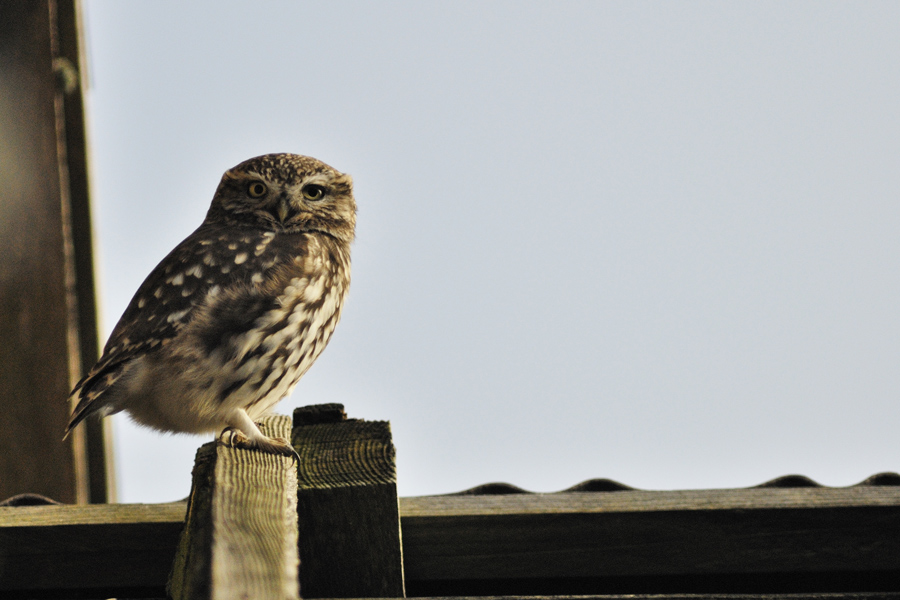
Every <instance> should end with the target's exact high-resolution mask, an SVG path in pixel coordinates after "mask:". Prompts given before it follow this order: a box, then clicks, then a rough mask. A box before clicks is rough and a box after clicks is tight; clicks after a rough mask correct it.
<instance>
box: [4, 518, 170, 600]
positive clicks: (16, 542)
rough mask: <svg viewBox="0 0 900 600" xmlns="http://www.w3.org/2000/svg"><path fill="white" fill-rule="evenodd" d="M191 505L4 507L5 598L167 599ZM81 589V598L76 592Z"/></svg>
mask: <svg viewBox="0 0 900 600" xmlns="http://www.w3.org/2000/svg"><path fill="white" fill-rule="evenodd" d="M185 508H186V505H185V503H184V502H175V503H171V504H110V505H84V506H66V505H60V506H21V507H8V508H7V507H0V597H2V598H12V597H17V596H16V594H17V593H18V594H25V593H26V592H32V593H34V592H48V591H52V590H55V591H57V592H58V593H59V594H60V595H61V596H62V597H65V596H66V595H68V597H70V598H72V597H93V596H90V595H87V596H85V594H88V593H91V592H93V593H95V594H96V597H103V598H108V597H110V596H114V595H119V594H122V593H128V594H136V593H138V591H137V590H144V591H145V592H146V593H148V594H151V595H153V594H155V595H157V596H161V595H162V593H163V591H164V585H165V578H166V575H167V574H168V572H169V569H170V568H171V564H172V557H173V555H174V549H175V544H176V542H177V541H178V536H179V533H180V532H181V529H182V526H183V523H184V515H185ZM76 591H78V593H77V594H76V593H75V592H76Z"/></svg>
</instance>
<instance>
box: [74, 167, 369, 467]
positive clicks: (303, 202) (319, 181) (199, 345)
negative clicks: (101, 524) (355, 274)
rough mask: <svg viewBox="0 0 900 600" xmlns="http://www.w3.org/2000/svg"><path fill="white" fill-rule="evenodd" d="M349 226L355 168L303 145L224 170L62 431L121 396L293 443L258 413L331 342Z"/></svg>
mask: <svg viewBox="0 0 900 600" xmlns="http://www.w3.org/2000/svg"><path fill="white" fill-rule="evenodd" d="M355 226H356V202H355V201H354V199H353V190H352V179H351V178H350V176H349V175H345V174H343V173H340V172H338V171H336V170H334V169H332V168H331V167H329V166H328V165H326V164H324V163H322V162H319V161H318V160H316V159H314V158H309V157H307V156H298V155H295V154H267V155H265V156H258V157H256V158H251V159H250V160H247V161H245V162H242V163H241V164H239V165H237V166H236V167H234V168H233V169H231V170H229V171H227V172H226V173H225V175H223V176H222V181H221V183H219V187H218V189H216V193H215V195H214V196H213V200H212V206H210V208H209V212H208V213H207V214H206V219H205V220H204V221H203V224H202V225H200V227H199V228H198V229H197V230H196V231H194V233H192V234H191V235H189V236H188V237H187V239H185V240H184V241H183V242H181V243H180V244H178V246H177V247H176V248H175V249H174V250H172V252H171V253H169V255H168V256H167V257H166V258H164V259H163V261H162V262H161V263H159V265H157V267H156V268H155V269H153V272H151V273H150V275H149V276H148V277H147V279H146V280H145V281H144V283H143V284H142V285H141V287H140V288H139V289H138V291H137V293H136V294H135V295H134V298H132V300H131V303H130V304H129V305H128V308H127V309H126V310H125V314H123V315H122V318H121V319H119V322H118V324H116V327H115V329H113V332H112V335H110V338H109V341H108V342H107V343H106V347H105V348H104V350H103V356H102V357H101V358H100V360H99V361H98V362H97V364H96V365H94V367H93V368H92V369H91V371H90V373H88V374H87V376H86V377H85V378H84V379H82V380H81V381H80V382H78V385H76V386H75V389H74V390H72V394H71V396H70V399H71V400H77V405H76V407H75V410H74V412H73V414H72V418H71V420H70V421H69V425H68V427H67V428H66V435H68V433H69V432H70V431H71V430H72V428H73V427H75V426H76V425H78V423H80V422H81V421H82V420H83V419H84V418H85V417H87V416H88V415H91V414H94V413H97V414H99V415H100V416H106V415H110V414H114V413H117V412H119V411H123V410H124V411H127V412H128V413H129V414H130V415H131V417H132V418H133V419H134V420H135V421H137V422H138V423H140V424H143V425H147V426H149V427H152V428H154V429H158V430H161V431H172V432H189V433H202V432H210V431H214V432H218V431H222V432H223V433H222V436H221V437H222V439H223V440H224V441H225V442H227V443H229V444H231V445H234V446H240V447H246V448H258V449H260V450H263V451H266V452H272V453H278V454H285V455H290V454H292V453H293V449H292V448H291V445H290V443H289V442H288V441H287V440H284V439H281V438H269V437H266V436H265V435H263V433H262V432H261V431H260V430H259V428H258V427H257V426H256V423H255V421H256V420H258V419H259V417H260V416H261V415H263V414H264V413H266V412H267V411H269V410H270V409H271V408H272V407H273V406H275V404H276V403H278V402H279V401H280V400H281V399H282V398H284V397H285V396H286V395H288V394H289V393H290V392H291V390H293V388H294V386H295V385H296V384H297V381H298V380H299V379H300V377H302V376H303V374H304V373H305V372H306V370H307V369H309V367H310V366H311V365H312V364H313V362H314V361H315V360H316V358H317V357H318V356H319V354H320V353H321V352H322V350H323V349H324V348H325V345H326V344H327V343H328V339H329V338H330V337H331V334H332V332H333V331H334V328H335V326H336V325H337V322H338V319H340V316H341V308H342V306H343V304H344V299H345V298H346V296H347V290H348V288H349V285H350V243H351V242H352V241H353V236H354V229H355Z"/></svg>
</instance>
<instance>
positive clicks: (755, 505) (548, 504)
mask: <svg viewBox="0 0 900 600" xmlns="http://www.w3.org/2000/svg"><path fill="white" fill-rule="evenodd" d="M400 509H401V514H402V515H403V541H404V553H405V560H406V577H407V586H408V587H409V589H410V591H411V593H412V592H415V595H445V594H446V595H449V594H450V593H452V594H455V595H467V594H478V595H482V594H485V593H499V592H493V591H491V590H502V593H520V592H519V590H521V591H523V592H524V591H525V590H528V592H529V593H542V592H541V591H540V590H541V589H548V590H552V592H549V593H596V592H598V591H609V592H612V591H618V590H620V589H622V588H624V589H625V591H630V592H635V593H638V592H644V591H656V590H660V591H672V590H673V588H672V587H671V586H684V585H692V586H694V588H692V591H698V592H699V591H704V586H706V587H707V588H712V591H726V590H725V589H723V587H722V586H726V587H728V591H732V592H742V591H743V592H760V591H766V590H764V589H760V588H761V586H762V587H765V586H767V585H776V584H777V585H786V586H799V588H800V589H797V590H796V591H810V588H808V587H805V586H810V585H812V586H815V585H819V586H820V587H819V588H818V589H817V590H815V589H814V590H813V591H842V590H845V588H843V587H841V586H844V585H845V583H846V585H854V586H855V585H863V586H864V587H861V588H857V589H856V590H855V591H869V590H871V591H887V590H890V591H900V487H896V486H883V487H882V486H860V487H854V488H837V489H835V488H796V489H783V488H781V489H780V488H760V489H743V490H702V491H701V490H698V491H679V492H646V491H620V492H610V493H585V492H582V493H578V492H576V493H557V494H510V495H502V496H437V497H422V498H402V499H401V501H400ZM777 582H780V583H777ZM538 584H539V585H538ZM735 586H736V587H735ZM885 586H887V587H885ZM667 588H668V589H667ZM674 589H678V588H677V587H676V588H674ZM776 589H777V586H776ZM849 589H850V590H852V589H853V588H849Z"/></svg>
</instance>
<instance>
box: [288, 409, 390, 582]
mask: <svg viewBox="0 0 900 600" xmlns="http://www.w3.org/2000/svg"><path fill="white" fill-rule="evenodd" d="M292 442H293V445H294V447H295V448H296V449H297V451H298V452H299V454H300V465H299V469H298V482H299V490H298V493H297V513H298V518H299V531H300V535H299V543H300V591H301V593H302V595H303V597H304V598H372V597H404V596H405V592H404V584H403V553H402V549H401V542H400V512H399V507H398V500H397V470H396V465H395V461H394V445H393V443H392V442H391V427H390V423H388V422H387V421H362V420H357V419H349V420H348V419H347V416H346V414H345V413H344V407H343V406H342V405H340V404H323V405H316V406H307V407H303V408H298V409H297V410H295V411H294V431H293V436H292Z"/></svg>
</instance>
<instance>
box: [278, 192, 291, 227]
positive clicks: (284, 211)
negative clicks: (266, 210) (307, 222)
mask: <svg viewBox="0 0 900 600" xmlns="http://www.w3.org/2000/svg"><path fill="white" fill-rule="evenodd" d="M275 210H276V211H277V212H278V220H279V221H281V222H282V223H284V222H285V221H286V220H287V218H288V216H289V215H290V214H291V205H290V202H289V201H288V199H287V198H282V199H280V200H279V201H278V204H277V205H276V206H275Z"/></svg>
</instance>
